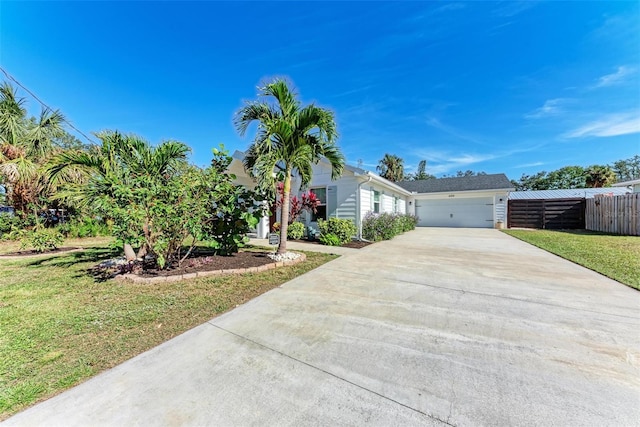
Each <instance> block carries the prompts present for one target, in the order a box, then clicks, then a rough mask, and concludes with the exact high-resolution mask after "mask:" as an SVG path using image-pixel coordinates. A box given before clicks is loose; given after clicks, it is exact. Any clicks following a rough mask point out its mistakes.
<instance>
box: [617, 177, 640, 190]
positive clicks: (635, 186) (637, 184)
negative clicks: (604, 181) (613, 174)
mask: <svg viewBox="0 0 640 427" xmlns="http://www.w3.org/2000/svg"><path fill="white" fill-rule="evenodd" d="M612 187H627V188H630V189H631V191H632V192H634V193H640V179H634V180H631V181H624V182H618V183H616V184H613V185H612Z"/></svg>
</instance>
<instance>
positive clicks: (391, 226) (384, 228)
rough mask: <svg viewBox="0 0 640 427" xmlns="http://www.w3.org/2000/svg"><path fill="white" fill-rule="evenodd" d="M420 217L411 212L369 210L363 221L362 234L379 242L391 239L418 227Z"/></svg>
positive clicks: (367, 238)
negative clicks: (398, 212) (380, 212)
mask: <svg viewBox="0 0 640 427" xmlns="http://www.w3.org/2000/svg"><path fill="white" fill-rule="evenodd" d="M417 223H418V218H416V217H415V216H413V215H410V214H390V213H382V214H376V213H373V212H369V213H368V214H367V215H366V216H365V217H364V219H363V221H362V236H363V237H364V238H365V239H366V240H370V241H373V242H379V241H380V240H390V239H392V238H394V237H395V236H397V235H398V234H402V233H404V232H406V231H410V230H413V229H415V228H416V224H417Z"/></svg>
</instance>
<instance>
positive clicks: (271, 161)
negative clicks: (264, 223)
mask: <svg viewBox="0 0 640 427" xmlns="http://www.w3.org/2000/svg"><path fill="white" fill-rule="evenodd" d="M258 96H262V97H265V98H266V99H264V100H262V101H252V102H247V103H246V104H245V106H244V107H242V108H241V109H240V110H238V112H237V113H236V115H235V118H234V123H235V126H236V129H237V130H238V133H239V134H240V135H241V136H244V135H245V133H246V131H247V128H248V127H249V125H250V124H251V123H253V122H256V123H257V125H258V129H257V133H256V137H255V139H254V141H253V143H252V144H251V146H250V147H249V149H248V150H247V153H246V156H245V158H244V167H245V169H246V170H247V171H248V172H249V174H250V175H251V176H252V177H254V178H255V179H256V180H257V183H258V187H259V188H261V189H263V190H266V191H268V190H271V189H273V188H274V186H275V184H276V179H277V177H278V176H279V175H280V176H282V178H283V200H282V204H281V206H280V224H281V229H280V245H279V246H278V253H279V254H283V253H286V252H287V228H288V223H289V197H290V195H291V178H292V176H293V175H294V174H297V175H298V176H299V177H300V181H301V185H302V186H303V187H304V186H306V185H308V184H309V182H311V178H312V168H311V166H312V164H316V163H318V162H319V161H320V159H321V158H323V157H324V158H326V159H327V160H328V161H329V163H330V164H331V178H332V179H337V178H339V177H340V175H341V174H342V169H343V168H344V156H343V155H342V153H341V152H340V150H339V148H338V147H337V146H336V139H337V137H338V133H337V130H336V123H335V119H334V115H333V112H332V111H330V110H327V109H324V108H320V107H317V106H315V105H314V104H311V105H307V106H304V107H302V106H301V105H300V101H298V100H297V99H296V96H297V94H296V93H295V92H293V91H292V90H291V89H290V88H289V86H288V84H287V82H286V81H285V80H283V79H275V80H274V81H273V82H271V83H268V84H266V85H265V86H264V87H262V88H260V89H259V93H258ZM272 99H274V100H275V103H273V102H272V103H269V102H267V100H272Z"/></svg>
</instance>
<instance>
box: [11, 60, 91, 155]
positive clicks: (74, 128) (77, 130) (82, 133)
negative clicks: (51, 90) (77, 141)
mask: <svg viewBox="0 0 640 427" xmlns="http://www.w3.org/2000/svg"><path fill="white" fill-rule="evenodd" d="M0 70H1V71H2V72H3V73H4V75H5V76H7V78H8V79H9V80H11V81H12V82H14V83H15V84H17V85H18V86H20V87H21V88H22V89H23V90H24V91H25V92H27V93H28V94H29V95H31V96H32V97H33V98H34V99H35V100H36V101H38V102H39V103H40V105H42V106H43V107H45V108H47V109H48V110H51V111H54V110H53V108H51V107H49V106H48V105H47V104H45V103H44V102H43V101H42V100H41V99H40V98H38V97H37V96H36V94H35V93H33V92H31V91H30V90H29V89H27V88H26V87H25V86H24V85H23V84H22V83H20V82H19V81H18V80H16V79H15V78H14V77H13V76H12V75H10V74H9V73H8V72H7V71H6V70H5V69H4V68H2V67H1V66H0ZM63 121H64V122H65V123H66V124H68V125H69V127H70V128H71V129H73V130H75V131H76V132H78V133H79V134H80V135H82V136H84V137H85V138H86V139H87V141H89V142H90V143H92V144H95V143H96V142H95V141H94V140H93V139H91V138H89V137H88V136H87V135H86V134H85V133H84V132H82V131H81V130H80V129H78V128H77V127H75V126H74V125H73V124H72V123H71V122H70V121H69V120H67V119H63Z"/></svg>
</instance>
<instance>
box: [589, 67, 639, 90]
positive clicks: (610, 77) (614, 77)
mask: <svg viewBox="0 0 640 427" xmlns="http://www.w3.org/2000/svg"><path fill="white" fill-rule="evenodd" d="M635 72H636V69H635V68H632V67H627V66H624V65H623V66H621V67H618V70H617V71H616V72H615V73H611V74H607V75H605V76H602V77H600V78H599V79H598V83H596V85H595V86H594V88H599V87H607V86H613V85H616V84H619V83H622V82H623V81H624V80H625V78H627V77H628V76H630V75H632V74H634V73H635Z"/></svg>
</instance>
